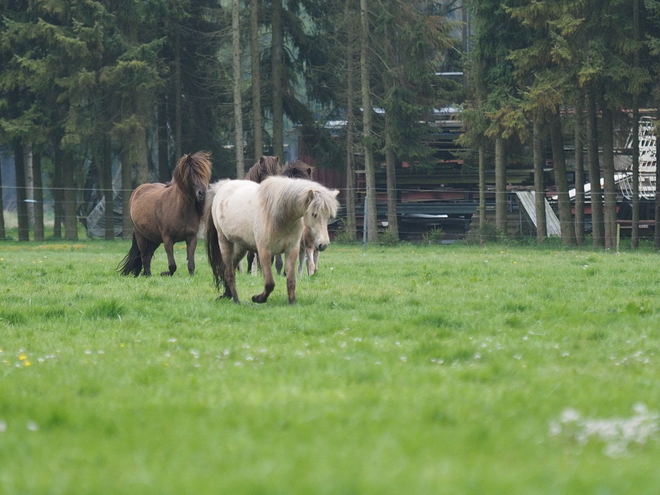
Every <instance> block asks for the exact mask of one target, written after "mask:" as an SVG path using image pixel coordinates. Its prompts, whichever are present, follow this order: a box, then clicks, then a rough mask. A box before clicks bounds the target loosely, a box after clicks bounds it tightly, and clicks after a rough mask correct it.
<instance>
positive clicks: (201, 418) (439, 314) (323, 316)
mask: <svg viewBox="0 0 660 495" xmlns="http://www.w3.org/2000/svg"><path fill="white" fill-rule="evenodd" d="M200 247H201V246H200ZM128 248H129V244H128V243H126V242H110V243H105V242H94V241H85V242H82V243H79V244H75V245H70V244H63V243H44V244H26V243H16V242H9V243H4V244H3V245H2V254H0V274H1V275H2V280H3V285H2V287H1V288H0V328H1V329H2V337H1V339H2V340H1V342H0V349H1V350H0V370H2V375H3V379H2V380H1V381H0V439H1V440H2V441H1V442H0V461H1V462H0V466H1V467H0V471H1V472H2V476H1V477H0V491H2V492H3V493H48V492H52V491H53V487H57V489H58V490H59V491H61V492H62V493H80V492H85V493H135V492H140V493H149V494H151V493H153V494H156V493H191V492H192V493H237V494H242V493H291V494H309V493H344V492H355V493H380V494H400V493H434V492H437V490H438V487H439V486H442V487H446V488H447V489H448V490H449V491H451V492H455V493H507V494H512V495H518V494H521V495H522V494H528V493H535V494H554V493H558V492H562V493H595V492H598V491H608V492H612V493H632V492H635V493H653V492H654V491H655V489H656V488H657V465H658V460H659V459H660V440H659V439H658V438H657V437H656V436H654V435H651V436H648V435H646V434H642V433H643V432H642V430H637V429H634V428H636V427H635V426H634V422H633V420H636V421H638V423H639V422H640V421H641V422H642V424H643V425H644V426H645V427H648V430H647V431H650V432H654V431H657V428H658V418H657V416H655V414H656V413H657V412H658V409H659V407H658V404H657V403H656V402H654V401H653V400H652V399H653V397H657V396H658V394H659V393H660V385H658V380H657V379H656V378H657V376H658V372H660V369H659V367H660V364H659V363H658V362H657V360H656V359H655V356H656V352H657V348H658V347H659V346H660V332H659V331H658V328H660V326H659V324H660V305H659V304H658V300H659V299H658V295H659V294H658V292H659V289H658V288H657V283H656V273H657V269H656V267H657V253H655V252H653V251H651V250H648V251H641V252H630V251H626V252H622V253H621V254H618V255H617V254H615V253H608V252H592V251H590V250H568V249H557V247H556V246H552V247H551V248H526V249H521V248H515V247H510V246H506V247H504V246H502V245H498V246H475V247H471V246H464V245H457V244H453V245H449V246H431V247H424V246H414V247H413V246H410V245H406V246H399V247H382V246H381V247H369V248H368V249H366V250H364V249H363V248H361V247H358V246H338V245H336V244H333V245H331V246H330V247H329V249H328V250H327V251H325V252H324V253H322V254H321V263H320V268H319V272H318V273H317V275H315V276H314V277H303V278H301V279H300V280H298V287H297V291H298V305H296V306H294V307H290V306H289V305H288V303H287V297H286V290H285V288H284V286H285V283H284V280H283V279H282V278H277V280H276V283H277V286H276V288H275V292H274V293H273V295H272V296H271V300H270V301H269V302H268V303H267V304H266V305H255V304H251V303H249V302H247V301H248V300H249V297H248V296H249V295H251V294H252V293H255V292H257V291H259V290H260V289H261V284H262V281H261V279H260V278H255V277H252V276H251V275H248V274H243V273H239V274H238V275H237V280H238V289H239V294H241V295H242V296H243V300H244V301H245V302H244V304H242V305H240V306H239V305H235V304H233V303H231V302H229V301H217V300H216V295H217V293H216V291H215V289H214V287H213V283H212V277H211V274H210V270H209V267H208V266H207V265H206V263H205V262H204V261H203V256H201V253H200V252H198V272H197V274H196V275H195V277H192V278H191V277H189V276H188V274H187V273H185V270H183V271H179V272H177V273H176V274H175V275H174V276H173V277H158V276H154V277H152V278H144V277H139V278H123V277H121V276H119V275H118V274H116V273H115V271H114V268H115V266H116V264H117V263H118V261H119V260H120V259H121V258H122V257H123V255H124V254H125V253H126V251H127V250H128ZM175 254H176V256H177V258H178V259H181V258H182V257H183V258H185V248H183V247H177V249H176V250H175ZM166 263H167V261H166V259H165V256H164V254H163V252H162V249H161V250H159V251H157V252H156V256H155V259H154V267H155V268H156V267H157V266H162V267H164V266H165V265H166ZM640 403H641V405H640ZM617 425H619V426H622V427H623V426H624V425H625V427H626V428H633V429H634V432H636V433H638V434H639V435H638V436H635V437H634V438H635V439H636V440H638V441H632V439H631V438H628V437H626V436H625V435H624V433H623V430H618V429H617V428H618V426H617ZM589 427H598V428H605V427H608V428H610V429H611V430H612V431H611V432H610V433H611V435H610V436H607V435H606V431H605V430H604V429H603V430H602V431H603V435H602V436H598V435H595V434H593V433H592V430H589V429H588V428H589ZM599 431H601V430H599ZM607 431H609V430H607ZM625 431H628V430H625ZM631 431H632V430H631ZM321 451H322V455H320V454H319V452H321ZM539 460H542V461H543V462H540V461H539ZM34 466H40V468H39V469H34ZM575 466H579V469H576V468H575Z"/></svg>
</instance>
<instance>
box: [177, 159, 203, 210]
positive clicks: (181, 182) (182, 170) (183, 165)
mask: <svg viewBox="0 0 660 495" xmlns="http://www.w3.org/2000/svg"><path fill="white" fill-rule="evenodd" d="M210 156H211V155H210V153H207V152H205V151H198V152H197V153H195V154H194V155H183V156H182V157H181V159H180V160H179V163H178V164H177V166H176V168H175V169H174V173H173V174H172V179H173V181H174V182H176V183H177V185H178V186H179V187H180V188H181V190H182V191H184V192H185V193H186V194H188V196H189V197H190V198H191V199H193V200H194V201H195V202H197V203H198V204H204V201H205V200H206V191H207V190H208V188H209V182H211V168H212V164H211V160H210Z"/></svg>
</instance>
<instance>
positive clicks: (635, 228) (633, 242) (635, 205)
mask: <svg viewBox="0 0 660 495" xmlns="http://www.w3.org/2000/svg"><path fill="white" fill-rule="evenodd" d="M639 36H640V35H639V0H633V39H634V40H635V41H636V42H639ZM639 63H640V60H639V48H635V54H634V57H633V66H634V67H635V68H636V69H637V68H638V67H639ZM632 115H633V130H632V132H633V152H632V153H633V156H632V166H633V197H632V210H633V211H632V234H631V239H630V247H631V248H632V249H637V248H638V247H639V94H638V93H637V92H635V94H634V95H633V108H632ZM656 168H657V162H656Z"/></svg>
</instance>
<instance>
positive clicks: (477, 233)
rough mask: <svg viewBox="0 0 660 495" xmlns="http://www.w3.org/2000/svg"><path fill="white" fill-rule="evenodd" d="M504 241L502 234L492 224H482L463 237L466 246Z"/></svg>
mask: <svg viewBox="0 0 660 495" xmlns="http://www.w3.org/2000/svg"><path fill="white" fill-rule="evenodd" d="M505 239H506V236H505V235H504V233H503V232H501V231H500V230H498V229H497V227H496V226H495V224H494V223H492V222H484V223H483V225H480V226H479V227H477V228H476V229H472V230H470V232H468V234H467V235H466V236H465V242H466V243H467V244H486V243H490V242H502V241H504V240H505Z"/></svg>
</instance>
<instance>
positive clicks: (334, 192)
mask: <svg viewBox="0 0 660 495" xmlns="http://www.w3.org/2000/svg"><path fill="white" fill-rule="evenodd" d="M330 192H331V193H332V195H333V196H334V197H335V198H336V197H337V196H339V189H333V190H332V191H330Z"/></svg>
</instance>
